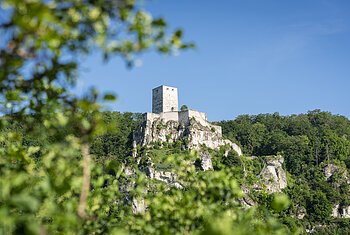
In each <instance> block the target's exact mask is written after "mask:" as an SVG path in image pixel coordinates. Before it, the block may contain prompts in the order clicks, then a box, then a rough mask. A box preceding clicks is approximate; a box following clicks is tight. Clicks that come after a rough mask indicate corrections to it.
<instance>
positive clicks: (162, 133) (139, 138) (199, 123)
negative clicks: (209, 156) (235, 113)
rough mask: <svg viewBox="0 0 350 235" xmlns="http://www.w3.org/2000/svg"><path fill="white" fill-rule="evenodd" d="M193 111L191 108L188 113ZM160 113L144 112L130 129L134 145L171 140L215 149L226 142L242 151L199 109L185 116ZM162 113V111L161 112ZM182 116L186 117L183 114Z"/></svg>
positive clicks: (190, 145) (191, 146) (193, 146)
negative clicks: (135, 127) (203, 115)
mask: <svg viewBox="0 0 350 235" xmlns="http://www.w3.org/2000/svg"><path fill="white" fill-rule="evenodd" d="M193 113H194V114H197V113H196V112H194V111H192V114H191V115H194V114H193ZM165 114H167V115H168V116H166V117H165V116H160V115H157V114H152V113H146V114H144V120H143V122H142V123H141V125H140V126H139V128H138V129H137V130H136V131H135V132H134V147H136V145H140V146H147V145H150V144H152V143H156V142H160V143H164V142H167V143H173V142H175V141H182V142H183V143H186V144H187V147H188V148H189V149H200V148H201V147H202V146H203V145H205V146H206V147H208V148H211V149H219V148H220V147H221V146H228V147H229V148H230V149H231V150H233V151H236V152H237V153H238V155H239V156H240V155H242V150H241V148H240V147H239V146H238V145H237V144H235V143H232V142H231V141H230V140H226V139H224V138H223V137H222V131H221V127H220V126H216V125H212V124H210V123H209V122H208V121H207V120H206V119H205V118H201V115H200V114H201V113H198V115H197V117H196V118H195V117H190V116H185V115H183V114H181V113H174V115H175V114H176V115H177V114H179V115H180V114H181V115H182V116H180V117H181V118H176V116H174V117H172V116H170V114H173V113H165ZM165 114H163V115H165ZM183 116H185V117H187V119H186V118H184V117H183Z"/></svg>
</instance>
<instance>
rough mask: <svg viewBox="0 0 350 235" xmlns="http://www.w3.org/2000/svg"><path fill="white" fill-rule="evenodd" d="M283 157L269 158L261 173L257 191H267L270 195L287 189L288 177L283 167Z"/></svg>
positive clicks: (256, 186) (256, 187)
mask: <svg viewBox="0 0 350 235" xmlns="http://www.w3.org/2000/svg"><path fill="white" fill-rule="evenodd" d="M283 162H284V158H283V157H282V156H273V157H267V158H266V160H265V166H264V168H263V169H262V171H261V173H260V182H259V183H258V184H256V185H255V189H265V190H266V191H267V192H268V193H276V192H281V191H282V189H284V188H286V187H287V175H286V172H285V171H284V169H283V167H282V165H283Z"/></svg>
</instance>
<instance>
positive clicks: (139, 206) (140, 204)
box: [132, 197, 146, 215]
mask: <svg viewBox="0 0 350 235" xmlns="http://www.w3.org/2000/svg"><path fill="white" fill-rule="evenodd" d="M145 211H146V205H145V199H143V198H135V197H134V198H133V199H132V213H133V214H135V215H136V214H142V213H144V212H145Z"/></svg>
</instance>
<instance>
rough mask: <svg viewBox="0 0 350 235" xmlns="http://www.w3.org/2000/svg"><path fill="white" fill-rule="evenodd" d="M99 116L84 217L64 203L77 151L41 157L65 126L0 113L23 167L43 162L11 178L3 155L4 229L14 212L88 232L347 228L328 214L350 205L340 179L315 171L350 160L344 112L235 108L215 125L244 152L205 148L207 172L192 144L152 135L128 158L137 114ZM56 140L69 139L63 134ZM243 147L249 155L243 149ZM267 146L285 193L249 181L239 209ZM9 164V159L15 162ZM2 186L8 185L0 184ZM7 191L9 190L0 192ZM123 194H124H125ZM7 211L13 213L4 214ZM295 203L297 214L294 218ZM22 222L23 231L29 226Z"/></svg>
mask: <svg viewBox="0 0 350 235" xmlns="http://www.w3.org/2000/svg"><path fill="white" fill-rule="evenodd" d="M101 117H102V120H103V122H105V123H106V124H109V125H110V128H108V131H106V132H104V133H103V134H101V135H97V136H95V137H94V139H93V140H92V144H91V153H92V159H93V168H92V189H93V190H92V191H91V192H90V195H89V203H88V213H89V214H90V216H93V217H94V219H92V218H91V219H88V220H87V221H81V220H79V219H78V220H77V218H75V216H74V214H75V210H74V209H73V208H75V206H74V205H76V203H77V199H78V197H77V195H78V192H79V187H78V185H79V182H81V181H80V179H79V171H81V169H80V167H78V168H71V166H72V165H76V166H79V163H78V162H79V158H80V153H79V151H77V150H74V148H72V147H69V148H65V149H61V150H60V154H59V156H56V157H54V158H53V159H50V160H49V161H48V160H47V159H45V158H47V156H46V153H47V151H50V149H52V148H58V147H59V146H58V145H57V141H62V139H61V137H62V136H64V134H63V133H68V132H69V131H70V130H69V129H66V130H65V129H60V132H59V133H58V134H57V133H55V135H53V136H52V135H50V133H47V132H45V125H43V124H42V123H37V122H35V121H33V122H32V125H31V126H30V127H28V126H25V125H23V124H21V122H18V121H13V120H14V119H13V118H9V117H7V118H5V119H7V120H8V121H9V123H10V124H9V125H8V126H7V128H3V129H2V131H1V136H8V137H9V138H10V139H8V140H6V139H2V146H6V145H8V144H9V143H8V141H11V144H12V145H13V144H14V143H17V146H18V147H19V146H23V147H21V148H24V149H28V150H29V153H27V154H26V157H25V158H24V159H23V160H25V159H26V160H25V161H26V164H25V165H22V167H24V166H25V167H31V169H33V170H34V169H36V168H38V167H40V168H42V169H41V170H39V171H38V172H37V173H36V172H35V171H36V170H34V172H33V170H30V171H29V172H27V173H26V174H25V175H23V174H19V175H17V176H16V177H14V178H12V179H11V180H10V179H8V178H6V175H7V174H8V170H6V169H7V168H6V167H5V166H6V164H9V163H6V164H5V163H4V161H2V165H1V166H2V167H1V168H0V169H2V175H3V177H2V178H1V185H2V189H1V190H2V192H3V194H2V195H3V196H2V199H1V200H0V202H2V204H1V205H2V206H4V205H6V206H7V207H9V208H8V209H9V210H12V213H11V214H12V217H9V218H7V219H4V218H5V217H2V218H3V219H4V220H2V221H5V222H2V225H3V226H4V225H6V223H7V224H8V226H9V228H12V227H11V223H12V225H14V224H13V223H14V222H15V221H16V220H19V221H17V222H16V223H19V222H20V223H25V221H26V220H28V223H29V221H32V220H34V221H36V222H35V223H30V226H35V225H39V224H42V226H44V227H45V228H46V229H48V231H52V232H54V231H56V232H57V231H62V232H65V233H66V232H67V233H71V232H73V233H78V231H79V233H80V232H82V233H90V232H93V233H96V234H101V233H113V232H116V231H118V232H120V231H125V232H127V233H136V234H138V233H143V234H145V233H146V234H174V233H178V234H183V233H192V232H203V233H205V234H209V231H211V232H212V234H230V233H232V232H239V233H240V234H251V233H256V234H270V233H274V234H277V233H281V234H286V233H302V232H303V231H305V229H314V231H315V232H317V234H330V233H337V234H346V233H348V232H349V231H350V230H349V229H350V227H349V224H348V223H349V219H342V218H332V217H331V212H332V208H333V206H334V205H335V204H339V205H342V206H347V205H350V204H349V202H350V198H349V193H348V192H349V189H350V188H349V184H348V183H347V182H346V180H344V179H343V176H342V175H341V174H338V175H337V174H334V175H333V176H332V177H330V178H329V179H328V180H326V178H325V175H324V168H325V166H327V165H328V164H334V165H337V166H340V167H341V168H342V169H344V170H345V169H346V170H347V169H348V168H349V161H348V159H349V151H350V140H349V136H350V121H349V120H348V119H347V118H345V117H342V116H336V115H332V114H330V113H327V112H321V111H318V110H316V111H311V112H309V113H307V114H302V115H292V116H280V115H278V114H261V115H256V116H248V115H243V116H239V117H237V118H236V119H235V120H231V121H222V122H219V123H216V124H219V125H221V126H222V127H223V133H224V135H225V136H226V137H227V138H229V139H231V140H233V141H236V142H237V143H239V144H240V145H241V146H242V148H243V151H244V153H245V156H242V157H238V156H237V155H236V154H234V153H233V152H231V153H230V154H229V155H228V156H227V157H224V152H225V149H224V148H222V149H221V150H218V151H214V150H210V149H204V150H205V151H208V152H209V153H210V155H211V157H212V162H213V167H214V171H207V172H203V171H202V170H201V168H200V163H199V160H200V159H199V157H198V152H197V151H190V150H187V149H184V148H183V144H182V143H181V142H175V143H155V144H154V145H152V146H151V147H148V148H140V149H139V152H140V159H141V160H140V161H139V162H138V163H137V161H136V160H135V159H134V158H133V157H132V156H131V153H132V133H133V131H134V130H135V128H136V127H137V126H138V125H139V123H140V117H141V116H140V115H139V114H132V113H119V112H104V113H101ZM28 118H29V119H31V117H28ZM33 120H35V119H33ZM28 128H31V129H32V130H33V131H32V132H31V133H32V134H28V132H26V130H27V129H28ZM38 133H40V135H38ZM72 140H73V139H71V140H70V141H72ZM64 145H66V146H69V143H65V144H64ZM18 147H17V148H18ZM12 151H14V150H12ZM16 151H18V149H17V150H16ZM21 151H23V150H21ZM3 153H4V152H3ZM8 154H10V152H8ZM23 154H24V153H23ZM252 155H254V156H256V157H250V156H252ZM266 155H271V156H274V155H282V156H283V157H284V159H285V169H286V171H287V176H288V187H287V188H286V189H284V193H285V195H287V197H285V196H283V194H282V195H280V194H278V193H277V194H271V195H269V194H267V193H266V192H264V191H254V190H253V191H251V192H250V193H249V196H250V197H251V198H252V199H253V200H254V201H256V202H257V206H255V207H252V208H250V209H245V208H244V207H242V206H240V204H239V198H241V197H242V195H243V194H242V191H241V189H240V188H241V187H242V186H244V187H251V186H252V185H254V184H256V183H257V182H258V181H259V177H260V176H259V173H260V172H261V170H262V169H263V167H264V159H265V158H266V157H264V156H266ZM270 158H271V157H270ZM272 158H273V157H272ZM64 159H67V160H68V162H65V161H63V160H64ZM23 160H22V161H23ZM149 161H151V162H152V164H153V166H154V168H155V169H156V170H160V171H168V172H173V173H176V174H177V175H178V181H179V182H181V184H182V185H183V186H184V187H185V189H177V188H175V187H171V186H169V185H167V184H166V183H163V182H160V181H158V180H152V179H149V178H148V177H146V176H145V173H144V172H143V171H142V166H147V165H149ZM18 163H19V162H17V163H16V164H15V165H13V166H14V167H15V166H16V167H20V166H21V165H18ZM193 163H194V164H193ZM4 164H5V165H4ZM12 164H13V163H12ZM127 166H129V167H131V168H132V169H134V173H133V174H132V175H125V173H124V172H123V169H124V168H125V167H127ZM14 169H18V168H12V171H13V170H14ZM42 170H44V171H45V172H47V173H48V174H49V176H50V177H49V178H47V180H49V181H48V182H47V181H45V182H46V183H45V182H40V178H41V176H40V174H43V171H42ZM6 171H7V173H6ZM40 172H42V173H40ZM39 173H40V174H39ZM36 174H39V175H37V176H36ZM9 176H10V175H9ZM28 177H29V178H30V179H33V180H34V179H35V180H34V181H33V182H32V183H31V184H29V185H28V184H25V182H26V179H27V178H28ZM33 177H34V178H33ZM37 177H39V178H37ZM38 180H39V181H38ZM10 182H17V183H16V185H14V184H12V183H10ZM43 183H45V184H44V185H43ZM21 185H22V186H21ZM4 187H5V188H6V187H7V188H9V189H8V190H9V191H4ZM47 187H48V188H47ZM45 190H49V191H45ZM51 190H53V192H55V194H54V195H56V196H54V197H56V198H57V199H58V200H59V201H57V203H58V204H46V203H45V197H48V196H49V194H48V193H49V192H50V191H51ZM6 192H7V194H4V193H6ZM20 192H22V194H21V193H20ZM9 193H10V194H9ZM18 193H19V194H18ZM51 193H52V192H51ZM6 195H8V196H9V197H10V198H8V199H6V198H7V197H6ZM74 195H75V196H74ZM4 196H5V197H4ZM133 197H135V198H144V200H145V202H146V203H147V205H148V208H147V210H146V213H144V214H140V215H134V214H133V213H132V211H131V202H130V201H128V200H130V198H133ZM125 198H129V199H128V200H127V201H125ZM288 198H289V199H288ZM6 200H9V201H6ZM42 200H43V201H42ZM4 203H5V204H4ZM53 206H54V207H53ZM52 207H53V208H52ZM11 208H12V209H11ZM15 208H17V209H15ZM50 208H51V209H50ZM69 208H70V209H69ZM14 210H15V211H17V212H15V213H13V212H14ZM52 210H54V211H52ZM301 211H303V212H304V213H305V217H304V218H303V219H298V218H297V215H298V213H300V212H301ZM18 213H20V214H18ZM69 215H70V216H69ZM2 216H4V214H3V215H2ZM33 216H34V217H33ZM34 218H36V219H34ZM58 221H59V223H58V224H57V223H56V222H58ZM61 225H63V227H62V226H61ZM320 225H322V226H320ZM26 226H29V225H26ZM5 227H6V226H5ZM16 229H18V228H16ZM25 229H26V231H27V232H28V231H29V230H30V229H31V228H30V227H29V228H28V227H26V228H25ZM28 229H29V230H28ZM33 229H34V228H33ZM15 231H17V230H15ZM33 231H34V232H33V233H34V234H35V230H33Z"/></svg>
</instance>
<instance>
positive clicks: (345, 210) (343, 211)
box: [332, 205, 350, 219]
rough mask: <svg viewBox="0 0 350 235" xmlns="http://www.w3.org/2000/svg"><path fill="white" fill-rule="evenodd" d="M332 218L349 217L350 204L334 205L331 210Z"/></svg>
mask: <svg viewBox="0 0 350 235" xmlns="http://www.w3.org/2000/svg"><path fill="white" fill-rule="evenodd" d="M332 217H334V218H347V219H348V218H350V206H340V205H335V206H334V207H333V210H332Z"/></svg>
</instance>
